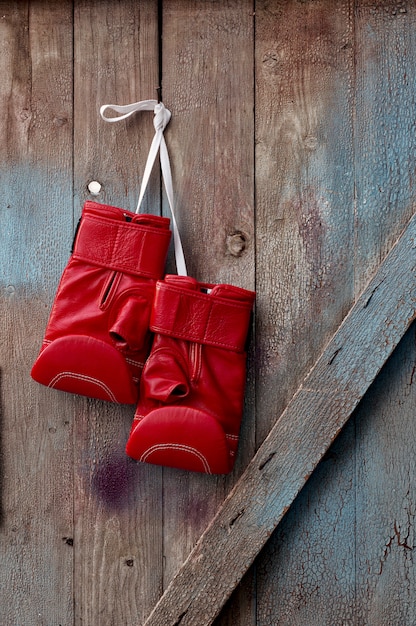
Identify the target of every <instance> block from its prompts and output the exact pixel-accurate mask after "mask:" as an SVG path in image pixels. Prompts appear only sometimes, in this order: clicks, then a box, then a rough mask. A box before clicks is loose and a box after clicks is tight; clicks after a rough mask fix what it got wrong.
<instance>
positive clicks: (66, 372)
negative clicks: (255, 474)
mask: <svg viewBox="0 0 416 626" xmlns="http://www.w3.org/2000/svg"><path fill="white" fill-rule="evenodd" d="M169 225H170V220H169V219H168V218H165V217H159V216H154V215H147V214H143V213H141V214H138V213H131V212H129V211H125V210H122V209H120V208H117V207H113V206H107V205H103V204H99V203H97V202H93V201H87V202H86V203H85V205H84V208H83V211H82V215H81V218H80V221H79V224H78V228H77V231H76V234H75V238H74V244H73V250H72V254H71V257H70V259H69V262H68V264H67V266H66V268H65V270H64V272H63V275H62V277H61V281H60V284H59V287H58V290H57V293H56V296H55V300H54V304H53V307H52V310H51V313H50V317H49V321H48V324H47V328H46V332H45V336H44V340H43V343H42V347H41V350H40V353H39V356H38V358H37V359H36V361H35V363H34V365H33V367H32V371H31V375H32V378H33V379H34V380H36V381H37V382H39V383H41V384H43V385H46V386H48V387H53V388H55V389H59V390H62V391H67V392H71V393H76V394H81V395H85V396H89V397H92V398H98V399H101V400H109V401H112V402H117V403H127V404H136V405H137V408H136V411H135V416H134V420H133V424H132V428H131V432H130V435H129V438H128V441H127V446H126V452H127V454H128V455H129V456H130V457H132V458H134V459H136V460H138V461H143V462H148V463H154V464H158V465H167V466H171V467H177V468H181V469H186V470H190V471H196V472H205V473H212V474H226V473H228V472H230V471H231V470H232V468H233V465H234V461H235V454H236V450H237V444H238V437H239V430H240V423H241V417H242V413H243V402H244V387H245V377H246V340H247V334H248V329H249V325H250V317H251V310H252V307H253V303H254V296H255V294H254V293H253V292H251V291H247V290H245V289H242V288H239V287H235V286H231V285H225V284H219V285H211V284H202V283H199V282H198V281H196V280H195V279H193V278H191V277H188V276H186V275H166V276H164V267H165V260H166V256H167V251H168V247H169V243H170V238H171V231H170V229H169Z"/></svg>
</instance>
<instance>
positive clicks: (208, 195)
mask: <svg viewBox="0 0 416 626" xmlns="http://www.w3.org/2000/svg"><path fill="white" fill-rule="evenodd" d="M163 9H164V10H163V76H162V80H163V99H164V102H165V104H166V106H168V107H169V108H170V109H171V110H172V113H173V117H172V121H171V123H170V126H169V132H168V133H167V134H166V140H167V142H168V147H169V150H170V154H171V158H172V171H173V179H174V187H175V192H176V202H177V209H178V222H179V227H180V231H181V236H182V238H183V244H184V249H185V255H186V259H187V263H188V271H189V274H191V275H192V276H194V277H195V278H197V279H198V280H202V281H207V282H214V283H219V282H228V283H232V284H235V285H239V286H241V287H245V288H247V289H254V208H253V205H254V179H253V171H254V165H253V164H254V154H253V136H254V128H253V106H254V93H253V10H252V3H251V2H249V1H246V0H232V1H230V2H227V3H220V2H215V1H209V2H202V1H197V2H191V1H190V0H173V1H172V2H166V3H164V5H163ZM172 271H176V270H175V268H174V267H173V266H172ZM249 371H250V365H249ZM253 391H254V389H253V382H252V379H250V374H249V381H248V384H247V390H246V397H247V403H246V412H245V417H244V421H243V427H242V433H241V438H240V448H239V453H238V459H237V464H236V468H235V470H234V472H233V474H232V475H231V476H230V477H229V478H228V479H223V478H217V479H216V478H215V477H212V476H205V475H198V474H185V473H182V472H178V471H175V470H169V469H165V470H164V544H165V548H164V557H165V575H164V586H166V585H167V584H168V583H169V581H170V580H171V578H172V577H173V575H174V574H175V572H176V570H177V569H178V568H179V567H180V565H182V563H183V561H184V560H185V558H186V556H187V555H188V554H189V552H190V550H191V549H192V547H193V546H194V544H195V541H196V540H197V539H198V538H199V536H200V534H201V533H202V532H203V530H205V528H206V526H207V524H208V522H209V521H210V520H211V518H212V517H213V516H214V514H215V512H216V509H217V507H218V504H219V503H220V502H221V501H222V500H223V498H224V495H225V493H226V492H227V491H228V490H229V488H230V486H231V484H232V483H233V482H234V480H235V477H236V476H237V475H238V474H239V473H240V472H241V469H242V467H244V465H245V464H246V463H247V462H248V460H249V458H250V456H251V455H252V452H253V447H254V434H255V427H254V414H253V399H254V395H253Z"/></svg>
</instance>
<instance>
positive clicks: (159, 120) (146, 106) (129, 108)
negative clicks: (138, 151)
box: [100, 100, 187, 276]
mask: <svg viewBox="0 0 416 626" xmlns="http://www.w3.org/2000/svg"><path fill="white" fill-rule="evenodd" d="M107 110H111V111H114V112H115V113H118V115H116V116H114V117H107V116H106V115H105V113H106V111H107ZM137 111H153V112H154V114H155V116H154V118H153V126H154V127H155V131H156V132H155V136H154V137H153V141H152V144H151V146H150V150H149V154H148V157H147V161H146V166H145V169H144V174H143V179H142V184H141V187H140V194H139V200H138V203H137V208H136V213H139V212H140V207H141V204H142V201H143V197H144V194H145V191H146V188H147V185H148V182H149V179H150V174H151V172H152V169H153V165H154V163H155V160H156V157H157V153H158V152H160V167H161V170H162V178H163V183H164V186H165V190H166V196H167V198H168V202H169V207H170V211H171V214H172V231H173V243H174V249H175V261H176V270H177V272H178V274H179V275H180V276H187V271H186V263H185V256H184V253H183V248H182V242H181V237H180V234H179V229H178V225H177V222H176V217H175V211H174V198H173V184H172V172H171V168H170V161H169V154H168V149H167V146H166V142H165V137H164V135H163V131H164V130H165V128H166V126H167V125H168V124H169V121H170V118H171V112H170V111H169V109H167V108H166V107H165V105H164V104H163V102H158V101H157V100H142V101H140V102H134V103H133V104H126V105H118V104H103V106H102V107H101V108H100V115H101V117H102V119H103V120H104V121H105V122H120V121H121V120H125V119H126V118H127V117H129V116H130V115H133V113H136V112H137Z"/></svg>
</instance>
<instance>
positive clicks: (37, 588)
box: [0, 0, 73, 625]
mask: <svg viewBox="0 0 416 626" xmlns="http://www.w3.org/2000/svg"><path fill="white" fill-rule="evenodd" d="M0 42H1V43H0V46H1V54H0V72H1V75H2V84H1V87H0V113H1V115H2V127H1V131H0V132H1V141H0V154H1V162H0V197H1V201H0V319H1V320H2V323H1V329H0V378H1V411H0V412H1V414H2V416H1V450H0V455H1V457H0V458H1V467H0V474H1V493H0V501H1V516H0V551H1V568H0V622H1V623H2V624H28V625H32V624H58V623H61V624H69V623H72V621H73V602H72V599H73V595H72V594H73V576H72V571H73V567H72V565H73V549H72V545H71V540H72V537H73V500H72V497H73V492H72V458H73V457H72V454H73V449H72V415H73V413H72V402H71V400H70V399H68V398H62V397H59V398H58V395H57V394H51V393H50V392H48V390H46V389H43V388H41V387H40V386H39V385H36V384H35V383H34V382H33V381H31V379H30V375H29V372H30V368H31V366H32V363H33V361H34V359H35V357H36V355H37V352H38V350H39V348H40V344H41V341H42V336H43V332H44V329H45V325H46V320H47V316H48V311H49V307H50V305H51V302H52V298H53V293H54V290H55V288H56V285H57V282H58V280H59V275H60V271H61V269H62V267H63V265H64V263H65V260H66V256H67V253H68V250H69V246H70V240H71V234H72V233H71V231H72V215H71V213H72V123H71V122H72V59H73V47H72V4H71V3H69V2H66V1H65V0H63V1H62V2H60V3H59V4H55V3H53V4H50V3H46V2H41V3H27V2H11V3H9V2H7V3H6V2H1V3H0ZM68 240H69V241H68ZM69 538H71V539H69Z"/></svg>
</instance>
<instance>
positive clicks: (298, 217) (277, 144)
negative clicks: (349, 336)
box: [256, 0, 355, 626]
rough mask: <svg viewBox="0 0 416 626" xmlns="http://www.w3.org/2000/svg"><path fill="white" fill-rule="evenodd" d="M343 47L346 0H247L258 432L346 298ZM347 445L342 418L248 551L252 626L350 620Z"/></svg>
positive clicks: (350, 263)
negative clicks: (257, 546) (314, 464)
mask: <svg viewBox="0 0 416 626" xmlns="http://www.w3.org/2000/svg"><path fill="white" fill-rule="evenodd" d="M354 43H355V42H354V16H353V3H352V2H350V1H348V0H347V1H345V2H337V3H333V2H330V1H320V2H314V3H307V4H302V3H296V2H258V3H257V5H256V77H257V81H256V82H257V97H256V119H257V137H256V141H257V145H258V149H257V153H258V155H257V160H256V162H257V176H256V180H257V181H258V182H257V189H258V194H257V195H258V198H257V204H256V214H257V224H258V226H257V237H258V241H259V244H258V245H257V258H256V268H257V275H258V280H257V285H258V291H259V296H260V298H262V302H263V303H264V305H263V307H261V308H260V307H259V312H258V313H259V314H258V327H257V333H256V337H257V346H256V349H257V353H258V355H259V359H258V361H257V364H256V365H257V368H258V373H257V380H258V384H257V389H258V392H257V410H258V415H259V420H260V428H259V433H258V439H259V442H261V441H262V440H263V438H264V437H265V436H266V434H267V433H268V432H269V430H270V427H271V425H272V424H273V421H274V419H275V416H276V414H278V413H279V412H280V411H281V410H283V408H284V407H285V406H286V405H287V403H288V401H290V398H291V397H292V395H293V393H294V392H295V390H296V388H297V386H298V385H299V384H300V382H301V380H302V379H303V377H304V376H305V374H306V373H307V372H308V370H309V368H310V366H311V364H312V363H313V361H314V360H315V359H316V358H317V356H318V355H319V353H320V351H321V350H322V348H323V346H324V345H325V344H326V342H327V340H328V337H329V335H330V334H331V333H333V332H334V331H335V329H336V327H337V325H338V324H339V321H340V319H342V317H343V316H344V315H345V312H346V311H347V310H348V308H349V307H350V306H351V303H352V302H353V298H354V255H353V254H352V250H353V245H354V135H353V131H354V124H353V120H354V98H355V95H354V80H355V77H354V54H355V49H354ZM270 155H273V158H270ZM271 285H273V288H272V289H270V286H271ZM353 442H354V429H353V428H348V429H346V431H345V432H344V433H343V439H342V442H340V443H337V445H336V446H335V448H334V449H333V450H332V449H331V450H330V451H329V452H328V455H327V457H325V459H324V460H323V461H322V463H321V466H320V468H319V469H318V471H317V476H314V477H313V480H311V482H310V483H309V484H308V485H306V487H305V489H304V490H303V491H302V493H301V494H300V496H299V497H298V498H297V499H296V500H295V502H294V503H293V504H292V507H291V511H290V514H289V515H288V516H287V517H286V518H285V519H284V520H283V522H282V524H281V525H279V527H278V529H277V531H276V532H275V533H274V534H273V537H272V538H271V540H270V542H268V544H267V546H266V547H265V549H264V550H263V551H262V553H261V556H260V557H259V558H258V559H257V561H256V564H257V596H256V599H257V615H256V618H257V621H256V623H257V624H258V625H259V626H260V625H261V626H269V625H270V624H274V623H278V624H279V625H280V624H282V625H283V624H287V625H290V626H294V625H295V624H299V625H300V624H302V625H303V624H308V626H312V624H317V625H318V624H319V625H320V626H323V625H324V624H328V625H329V624H331V625H332V624H335V623H337V616H339V615H342V616H343V618H344V619H345V620H346V621H347V620H348V619H349V617H348V616H349V615H350V614H351V611H352V605H351V599H352V596H353V591H354V568H355V562H354V552H353V549H352V547H353V545H351V542H350V541H349V538H348V534H346V531H347V530H348V529H349V528H350V525H351V522H352V528H353V521H354V489H353V485H352V484H351V472H352V473H353V471H354V454H353V450H354V447H353ZM344 448H345V449H346V450H348V451H349V454H347V453H346V454H344V455H342V454H341V451H342V450H343V449H344ZM340 456H341V458H342V460H343V463H344V465H342V467H341V468H340V462H339V461H338V458H339V457H340ZM337 461H338V462H337ZM325 468H327V471H326V472H325ZM323 546H325V549H324V548H323Z"/></svg>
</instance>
